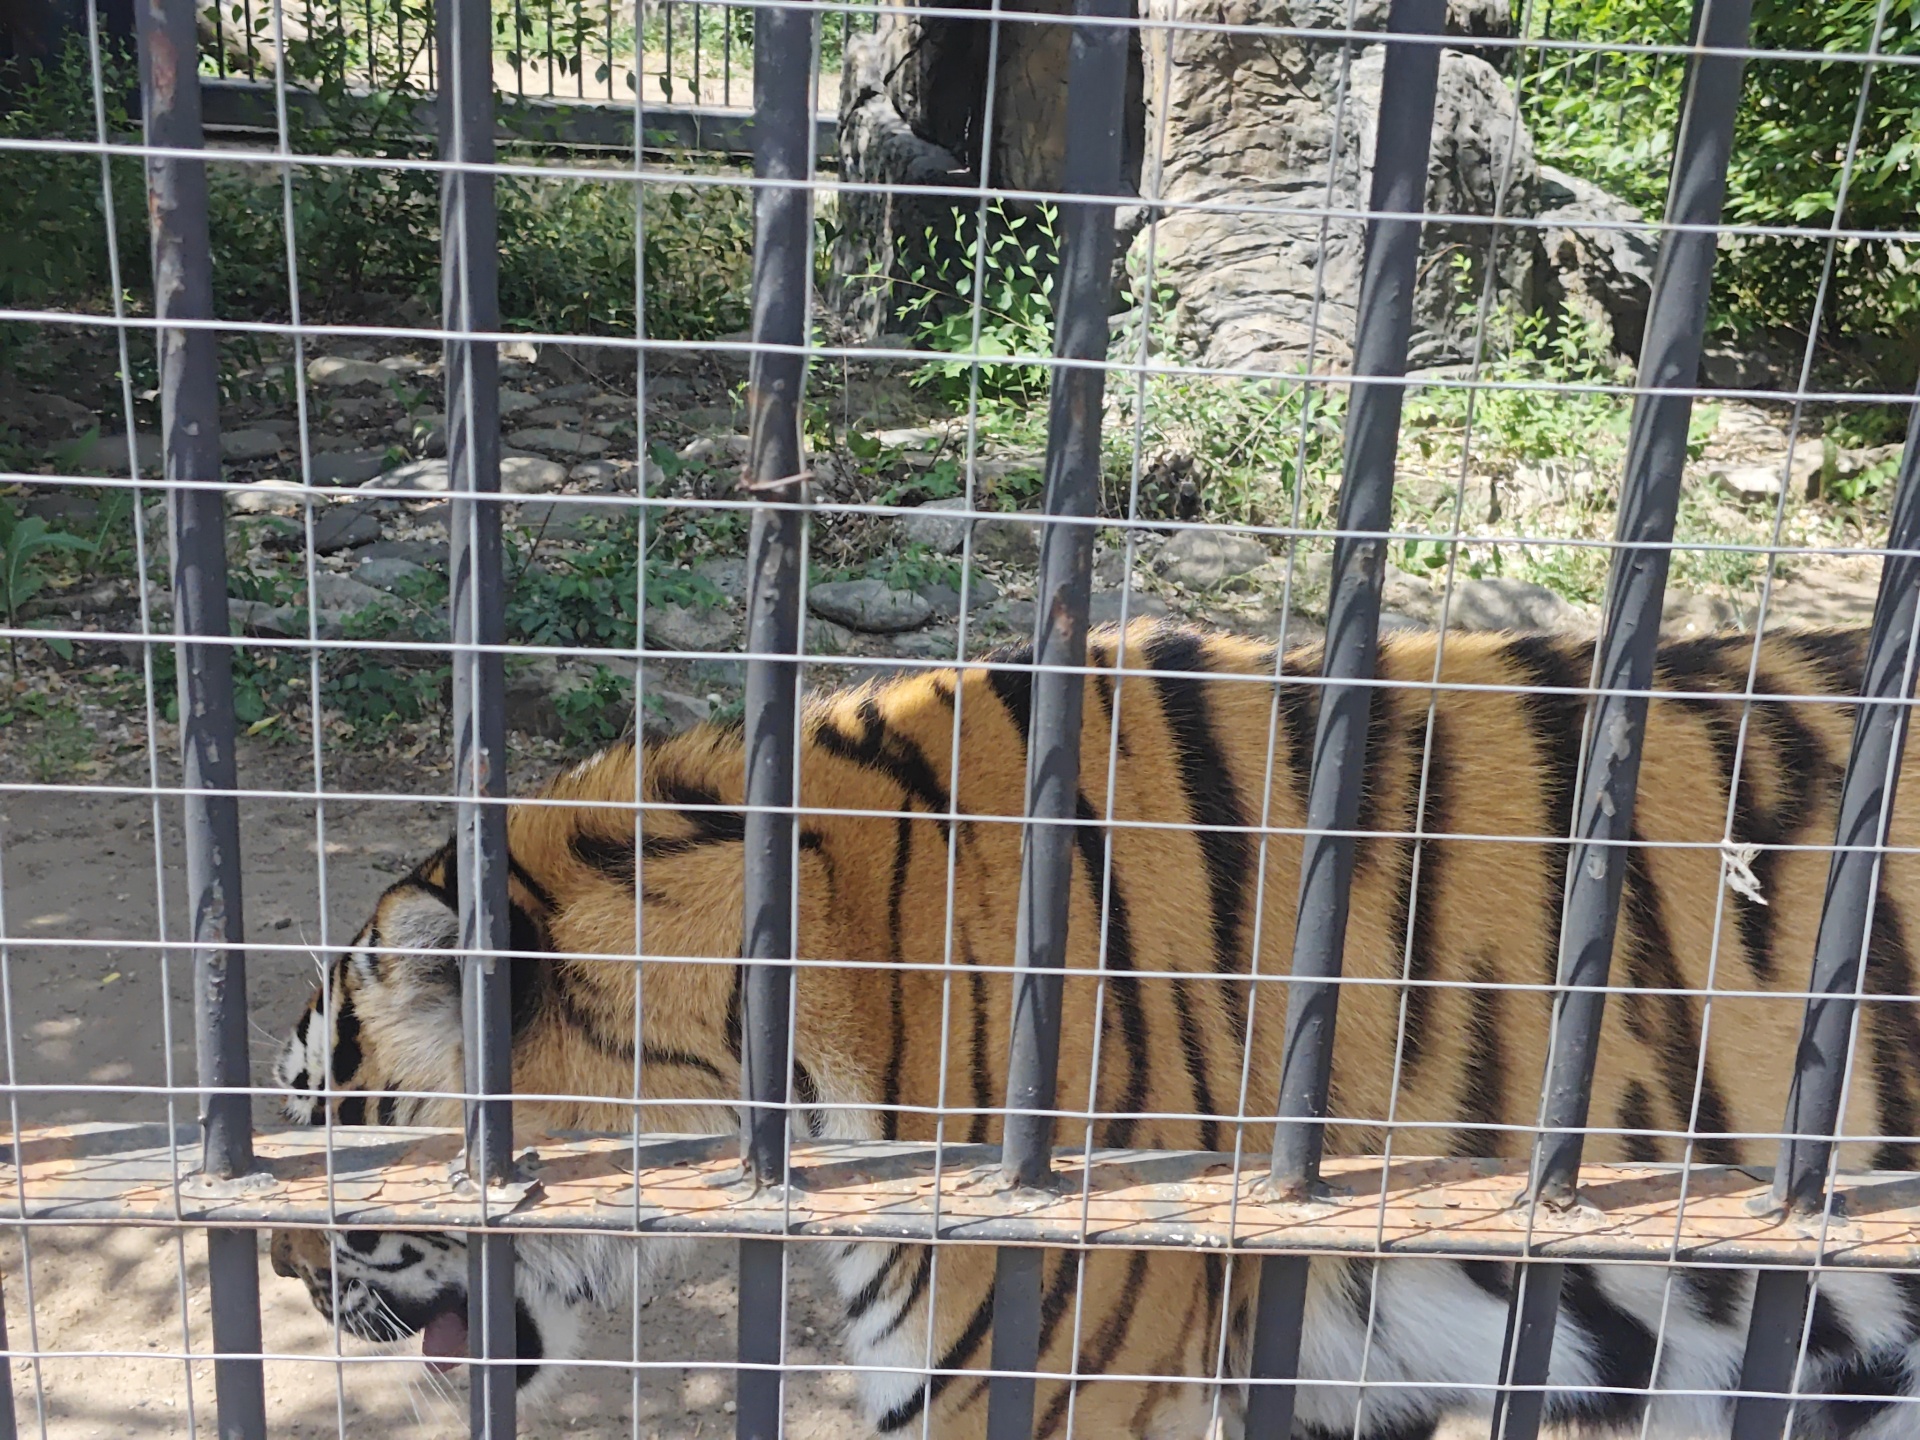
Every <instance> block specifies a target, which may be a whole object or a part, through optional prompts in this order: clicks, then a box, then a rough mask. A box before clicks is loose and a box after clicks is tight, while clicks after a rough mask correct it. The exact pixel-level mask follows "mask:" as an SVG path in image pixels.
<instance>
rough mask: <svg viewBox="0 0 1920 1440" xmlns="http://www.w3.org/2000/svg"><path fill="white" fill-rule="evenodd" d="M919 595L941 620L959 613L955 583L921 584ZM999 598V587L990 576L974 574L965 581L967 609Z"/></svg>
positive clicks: (951, 617)
mask: <svg viewBox="0 0 1920 1440" xmlns="http://www.w3.org/2000/svg"><path fill="white" fill-rule="evenodd" d="M920 595H921V597H922V598H923V599H924V600H925V601H926V602H927V604H929V605H931V606H932V607H933V613H934V614H935V615H937V616H939V617H940V618H941V619H942V620H952V619H954V618H955V617H957V616H958V615H959V614H960V590H959V587H958V586H956V585H946V584H938V585H922V586H921V587H920ZM999 598H1000V587H999V586H998V585H996V584H994V583H993V580H992V579H991V577H989V576H986V575H975V576H973V577H971V578H970V579H969V580H968V581H967V609H968V610H978V609H979V608H980V607H981V606H983V605H991V604H993V602H994V601H996V600H998V599H999Z"/></svg>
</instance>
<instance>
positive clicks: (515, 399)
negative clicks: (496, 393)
mask: <svg viewBox="0 0 1920 1440" xmlns="http://www.w3.org/2000/svg"><path fill="white" fill-rule="evenodd" d="M540 399H541V397H540V396H538V395H529V394H527V392H526V391H524V390H512V389H506V388H503V389H502V390H501V391H500V418H501V419H503V420H504V419H505V418H506V417H507V416H509V415H524V414H525V413H526V412H527V411H529V410H537V409H539V408H540Z"/></svg>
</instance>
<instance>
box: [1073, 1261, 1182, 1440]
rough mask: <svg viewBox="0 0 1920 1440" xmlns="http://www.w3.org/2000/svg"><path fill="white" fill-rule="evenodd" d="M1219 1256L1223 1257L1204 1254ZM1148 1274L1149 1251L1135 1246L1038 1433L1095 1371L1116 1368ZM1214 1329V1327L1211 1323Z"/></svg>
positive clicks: (1137, 1311) (1101, 1371)
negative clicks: (1090, 1345)
mask: <svg viewBox="0 0 1920 1440" xmlns="http://www.w3.org/2000/svg"><path fill="white" fill-rule="evenodd" d="M1203 1258H1205V1259H1208V1260H1216V1259H1218V1258H1219V1257H1217V1256H1213V1255H1208V1256H1205V1257H1203ZM1146 1278H1147V1252H1146V1251H1145V1250H1135V1251H1133V1252H1132V1253H1131V1254H1130V1255H1129V1256H1128V1257H1127V1274H1126V1278H1125V1279H1124V1280H1122V1281H1121V1282H1120V1293H1119V1295H1118V1296H1117V1297H1116V1298H1115V1300H1114V1301H1113V1303H1112V1304H1111V1305H1110V1306H1109V1308H1108V1310H1107V1313H1106V1317H1105V1318H1104V1319H1103V1320H1101V1322H1100V1328H1099V1330H1098V1331H1096V1332H1095V1334H1094V1337H1093V1348H1092V1351H1091V1353H1089V1352H1088V1351H1086V1350H1085V1349H1084V1348H1083V1349H1082V1351H1081V1354H1080V1356H1079V1357H1078V1363H1077V1364H1076V1365H1075V1367H1074V1368H1075V1369H1076V1370H1077V1371H1078V1372H1079V1373H1078V1374H1077V1375H1076V1376H1075V1377H1074V1381H1073V1384H1072V1385H1071V1386H1062V1387H1061V1388H1060V1389H1059V1390H1058V1391H1057V1392H1055V1394H1054V1397H1053V1399H1052V1400H1051V1401H1050V1402H1048V1405H1047V1409H1046V1413H1045V1414H1044V1415H1042V1416H1041V1418H1040V1428H1039V1429H1038V1430H1037V1431H1036V1432H1035V1434H1036V1436H1040V1437H1044V1436H1048V1435H1051V1434H1053V1432H1054V1431H1055V1429H1057V1428H1058V1427H1059V1424H1060V1422H1061V1421H1062V1420H1064V1419H1065V1418H1066V1415H1067V1401H1068V1399H1069V1398H1070V1397H1071V1396H1074V1395H1077V1394H1079V1393H1080V1388H1081V1387H1082V1386H1083V1385H1085V1384H1086V1383H1087V1381H1088V1379H1089V1378H1090V1377H1092V1376H1095V1375H1104V1374H1106V1373H1107V1371H1108V1370H1109V1369H1110V1368H1112V1365H1113V1357H1114V1356H1115V1355H1117V1354H1119V1353H1120V1347H1121V1345H1123V1344H1124V1343H1126V1338H1127V1332H1128V1330H1129V1329H1131V1328H1132V1325H1133V1317H1134V1316H1135V1315H1136V1314H1138V1313H1139V1306H1140V1295H1139V1290H1140V1284H1141V1282H1142V1281H1143V1280H1145V1279H1146ZM1207 1328H1208V1329H1209V1330H1211V1329H1212V1328H1213V1327H1212V1326H1211V1325H1208V1327H1207Z"/></svg>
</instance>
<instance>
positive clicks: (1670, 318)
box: [1492, 0, 1753, 1440]
mask: <svg viewBox="0 0 1920 1440" xmlns="http://www.w3.org/2000/svg"><path fill="white" fill-rule="evenodd" d="M1752 9H1753V5H1752V0H1696V4H1695V6H1694V11H1693V19H1692V23H1693V33H1694V35H1695V36H1696V37H1697V43H1698V44H1700V45H1701V46H1703V47H1705V51H1706V53H1696V54H1695V56H1694V57H1693V60H1692V63H1691V69H1690V71H1689V74H1688V77H1687V90H1686V96H1685V99H1684V101H1683V104H1682V109H1681V115H1680V126H1679V132H1678V135H1677V136H1676V139H1675V144H1674V162H1673V173H1672V175H1671V177H1670V179H1669V182H1668V192H1667V208H1666V219H1667V221H1668V223H1670V224H1676V225H1688V226H1700V227H1703V228H1702V229H1699V230H1669V231H1667V232H1666V233H1665V235H1664V237H1663V240H1662V243H1661V247H1660V260H1659V264H1658V267H1657V269H1656V271H1655V274H1654V278H1653V292H1652V299H1651V302H1650V303H1649V306H1648V312H1647V313H1648V319H1647V333H1646V338H1645V340H1644V341H1643V343H1642V345H1641V350H1640V365H1639V370H1638V376H1639V380H1640V383H1641V384H1642V385H1645V386H1648V387H1650V390H1649V392H1648V393H1643V394H1642V395H1641V396H1640V397H1639V398H1638V400H1637V401H1636V402H1635V404H1634V410H1633V421H1632V427H1631V429H1630V431H1629V434H1628V439H1627V463H1626V474H1625V479H1624V481H1623V482H1622V486H1621V496H1620V518H1619V522H1618V528H1617V530H1616V532H1615V534H1616V539H1617V540H1618V542H1619V544H1620V547H1621V548H1619V549H1617V550H1616V551H1615V552H1614V557H1613V570H1612V575H1611V577H1610V579H1609V582H1608V585H1607V607H1606V615H1605V618H1604V621H1603V623H1602V626H1601V631H1600V638H1599V640H1598V642H1597V644H1596V647H1595V664H1594V674H1593V680H1594V684H1595V685H1596V686H1597V687H1598V688H1599V691H1600V693H1599V694H1598V695H1597V696H1596V697H1595V698H1594V700H1593V701H1592V702H1591V703H1590V704H1589V705H1588V707H1587V720H1586V739H1585V747H1586V751H1585V758H1584V763H1583V764H1582V766H1581V771H1580V781H1579V792H1578V794H1577V796H1576V799H1575V804H1574V811H1573V832H1572V837H1571V838H1572V843H1571V845H1570V847H1569V852H1568V856H1567V862H1566V882H1565V883H1566V889H1565V892H1564V896H1563V900H1562V906H1561V919H1560V940H1559V947H1558V949H1559V954H1558V962H1557V974H1558V976H1559V983H1560V984H1561V985H1564V986H1568V987H1588V988H1568V989H1565V990H1563V991H1561V992H1560V994H1559V996H1558V997H1557V999H1556V1002H1555V1007H1554V1028H1553V1038H1552V1042H1551V1047H1550V1054H1551V1056H1552V1062H1551V1065H1550V1067H1549V1071H1548V1075H1547V1083H1546V1092H1545V1094H1544V1096H1543V1099H1542V1104H1541V1124H1542V1130H1541V1134H1540V1137H1539V1140H1538V1142H1537V1144H1536V1147H1535V1152H1534V1163H1533V1169H1532V1175H1531V1179H1530V1183H1529V1190H1530V1192H1531V1193H1532V1195H1533V1196H1534V1197H1535V1198H1536V1199H1537V1200H1539V1201H1543V1202H1545V1203H1546V1204H1548V1205H1552V1206H1558V1207H1565V1206H1568V1205H1571V1204H1572V1202H1573V1199H1574V1195H1575V1188H1574V1187H1575V1184H1576V1182H1577V1181H1578V1178H1579V1171H1580V1159H1581V1152H1582V1149H1583V1147H1584V1145H1585V1140H1586V1137H1585V1134H1584V1128H1585V1126H1586V1123H1587V1108H1588V1102H1589V1100H1590V1098H1591V1090H1592V1085H1593V1069H1594V1063H1595V1060H1596V1058H1597V1055H1598V1051H1599V1044H1600V1023H1601V1019H1602V1016H1603V1013H1604V1010H1605V1006H1606V995H1605V992H1604V990H1603V989H1602V988H1601V987H1604V986H1605V985H1606V984H1607V979H1608V973H1609V971H1610V969H1611V967H1612V959H1613V942H1614V928H1615V923H1616V921H1617V920H1618V918H1619V910H1620V891H1621V885H1622V882H1623V881H1624V879H1625V876H1626V867H1627V865H1628V863H1629V862H1630V861H1631V860H1632V858H1633V854H1634V852H1633V850H1632V849H1631V848H1630V847H1629V846H1628V845H1627V843H1626V842H1627V841H1629V840H1630V839H1631V837H1632V835H1633V816H1634V801H1635V797H1636V792H1637V790H1638V786H1639V778H1640V745H1641V739H1642V737H1643V735H1644V733H1645V728H1646V719H1647V700H1646V697H1645V696H1644V694H1643V695H1640V696H1637V697H1636V696H1633V695H1631V694H1629V693H1626V692H1628V691H1630V690H1631V689H1632V688H1633V687H1634V686H1635V685H1639V686H1641V687H1643V688H1644V687H1645V686H1647V685H1649V684H1651V683H1652V679H1653V663H1654V654H1655V650H1656V648H1657V646H1658V644H1659V639H1660V608H1661V602H1662V600H1663V599H1664V597H1665V594H1666V586H1667V568H1668V563H1669V557H1670V552H1669V551H1668V549H1667V548H1666V546H1667V544H1668V542H1670V541H1671V540H1672V539H1673V529H1674V520H1675V517H1676V514H1677V511H1678V507H1679V501H1680V482H1681V475H1682V471H1683V469H1684V467H1685V465H1686V458H1687V426H1688V422H1689V421H1690V419H1691V418H1692V414H1693V397H1692V396H1691V395H1690V394H1687V393H1685V392H1686V391H1687V390H1689V389H1690V388H1691V387H1692V386H1693V385H1694V383H1695V381H1696V379H1697V377H1698V375H1699V369H1700V351H1701V345H1702V336H1703V335H1704V333H1705V329H1706V318H1707V298H1708V294H1709V291H1710V289H1711V287H1712V283H1713V261H1714V250H1715V244H1716V240H1715V236H1714V233H1713V230H1712V229H1711V228H1709V227H1712V226H1714V225H1717V224H1718V223H1719V221H1720V212H1721V206H1722V204H1723V202H1724V201H1725V198H1726V190H1727V161H1728V157H1729V155H1730V153H1731V151H1732V147H1733V123H1734V114H1735V111H1736V110H1737V109H1738V107H1739V103H1740V79H1741V71H1742V68H1743V64H1744V62H1743V61H1742V60H1741V59H1740V58H1739V57H1738V56H1737V55H1727V54H1715V53H1711V52H1712V51H1715V50H1726V49H1738V48H1740V47H1743V46H1745V45H1746V43H1747V33H1748V28H1749V22H1750V19H1751V15H1752ZM1675 391H1678V392H1679V393H1673V392H1675ZM1643 547H1645V548H1643ZM1559 1278H1560V1277H1559V1274H1558V1272H1557V1270H1549V1271H1546V1272H1545V1273H1543V1274H1541V1275H1539V1276H1537V1277H1535V1279H1534V1282H1533V1283H1532V1284H1529V1285H1525V1286H1520V1287H1516V1289H1515V1291H1514V1297H1513V1301H1512V1304H1511V1306H1510V1308H1509V1311H1508V1318H1507V1343H1506V1352H1507V1360H1508V1363H1509V1364H1510V1365H1511V1367H1512V1368H1511V1370H1510V1371H1509V1372H1508V1373H1507V1374H1506V1376H1505V1381H1506V1383H1510V1384H1512V1385H1515V1386H1519V1387H1521V1388H1520V1389H1519V1390H1517V1391H1512V1392H1509V1391H1506V1390H1502V1391H1500V1392H1499V1393H1497V1394H1496V1395H1495V1397H1494V1410H1493V1428H1492V1433H1493V1434H1494V1435H1495V1436H1501V1437H1505V1440H1532V1437H1533V1436H1534V1435H1535V1434H1536V1433H1537V1431H1538V1429H1539V1422H1540V1416H1541V1410H1542V1408H1543V1397H1544V1391H1543V1390H1540V1389H1537V1388H1532V1387H1538V1386H1542V1385H1544V1384H1545V1382H1546V1377H1547V1363H1548V1360H1549V1358H1550V1356H1551V1354H1552V1350H1553V1332H1554V1327H1555V1324H1556V1323H1557V1320H1558V1316H1559V1305H1560V1286H1559V1283H1558V1281H1559ZM1528 1337H1536V1339H1535V1340H1534V1341H1529V1339H1528Z"/></svg>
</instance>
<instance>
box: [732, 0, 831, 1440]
mask: <svg viewBox="0 0 1920 1440" xmlns="http://www.w3.org/2000/svg"><path fill="white" fill-rule="evenodd" d="M753 43H754V69H753V104H754V126H753V147H754V153H753V171H754V175H755V176H756V178H758V179H760V180H761V181H768V182H786V183H771V184H764V185H763V186H762V187H761V188H759V189H758V190H757V191H756V192H755V197H754V250H753V343H754V345H755V347H756V348H755V350H754V352H753V356H752V361H751V367H752V368H751V370H750V371H749V378H748V393H747V406H748V413H749V417H750V418H749V429H750V435H749V438H748V447H749V448H748V471H747V474H748V479H747V485H748V488H749V489H750V491H751V492H752V493H753V494H754V495H755V496H757V497H760V498H762V499H765V500H770V501H776V502H797V501H800V500H802V499H803V498H804V496H805V493H806V490H805V479H804V476H803V475H802V473H801V466H802V455H801V448H800V419H801V413H800V405H801V394H802V390H803V387H804V386H805V383H806V357H805V355H804V354H803V353H802V352H801V350H800V347H801V346H803V345H804V344H805V343H806V338H807V294H808V285H807V279H808V264H809V253H808V246H809V242H810V239H811V231H812V223H813V218H812V217H813V194H812V190H811V189H810V187H809V184H808V182H809V181H810V180H811V179H812V167H813V155H812V144H811V142H812V128H811V123H810V122H811V117H810V115H809V113H808V111H809V106H808V91H809V90H810V88H811V82H812V78H813V13H812V11H811V10H809V9H806V8H804V7H799V6H779V7H773V8H769V9H766V10H762V11H760V12H759V13H758V14H757V16H756V17H755V27H754V36H753ZM762 346H777V347H781V348H779V349H775V350H769V349H762V348H758V347H762ZM805 527H806V517H805V515H804V514H803V513H802V512H801V511H800V510H799V509H797V508H786V507H784V506H783V507H782V508H771V507H767V506H760V507H756V508H755V510H754V512H753V528H752V532H751V535H750V537H749V541H748V551H747V572H748V576H749V586H748V592H747V650H748V655H749V659H748V661H747V687H746V767H747V773H746V798H747V815H746V827H745V830H746V845H745V857H744V863H745V865H746V883H745V897H744V915H743V926H742V950H741V959H742V961H743V962H745V969H746V975H745V977H744V980H743V985H742V1000H743V1007H744V1012H745V1013H744V1015H743V1016H742V1026H741V1055H740V1061H741V1064H740V1087H741V1098H742V1099H743V1100H744V1101H746V1105H745V1107H744V1108H743V1110H742V1122H741V1137H740V1149H741V1160H742V1162H743V1164H744V1166H745V1169H746V1173H747V1177H748V1179H749V1180H750V1181H751V1182H752V1183H754V1184H758V1185H784V1184H785V1183H786V1178H787V1111H786V1108H785V1103H784V1102H785V1100H786V1098H787V1090H788V1077H789V1074H790V1071H791V1066H790V1064H789V1057H788V1053H787V1027H788V1021H789V1018H790V1015H791V1009H792V987H793V965H792V961H793V959H794V932H793V886H794V884H795V881H796V876H795V872H794V817H793V813H792V811H791V810H790V809H788V808H787V807H790V806H792V805H793V803H794V801H795V799H796V798H797V791H796V787H795V775H794V735H795V727H796V725H797V724H798V720H799V699H800V695H799V692H800V666H799V663H798V660H797V657H798V656H799V654H800V637H801V630H800V626H801V615H800V600H801V583H802V580H803V578H804V577H803V575H802V573H801V564H802V545H803V542H804V539H805ZM784 1290H785V1257H784V1256H783V1254H782V1251H781V1244H780V1242H779V1241H777V1240H742V1241H741V1242H740V1292H739V1293H740V1304H739V1314H740V1319H739V1327H740V1328H739V1337H738V1352H737V1353H738V1355H739V1359H740V1362H741V1364H742V1365H743V1366H747V1365H753V1366H777V1365H778V1364H779V1362H780V1359H781V1349H782V1347H781V1341H782V1338H783V1337H782V1330H783V1320H784V1314H785V1308H786V1307H785V1306H784V1304H783V1303H782V1301H783V1298H784ZM783 1380H784V1376H783V1375H782V1373H781V1372H780V1371H779V1370H778V1369H744V1368H743V1369H741V1370H740V1371H739V1372H738V1378H737V1380H736V1408H735V1420H734V1433H735V1434H736V1435H737V1436H738V1437H739V1440H776V1437H777V1436H778V1435H779V1434H780V1429H781V1424H780V1421H781V1411H782V1403H781V1397H782V1390H783V1388H784V1387H783Z"/></svg>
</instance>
